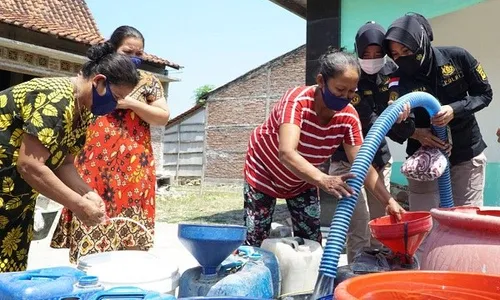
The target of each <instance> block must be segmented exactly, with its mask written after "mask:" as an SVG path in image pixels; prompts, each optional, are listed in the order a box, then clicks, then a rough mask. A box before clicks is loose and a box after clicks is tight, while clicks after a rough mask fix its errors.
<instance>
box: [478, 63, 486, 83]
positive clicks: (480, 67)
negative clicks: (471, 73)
mask: <svg viewBox="0 0 500 300" xmlns="http://www.w3.org/2000/svg"><path fill="white" fill-rule="evenodd" d="M476 72H477V75H479V78H481V80H483V81H486V80H487V79H488V76H486V72H484V70H483V66H482V65H481V64H478V65H477V67H476Z"/></svg>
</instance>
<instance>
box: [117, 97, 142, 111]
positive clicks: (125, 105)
mask: <svg viewBox="0 0 500 300" xmlns="http://www.w3.org/2000/svg"><path fill="white" fill-rule="evenodd" d="M137 102H138V100H135V99H134V98H132V97H130V96H127V97H125V98H123V99H121V100H118V104H117V105H116V108H118V109H132V108H133V107H134V104H137Z"/></svg>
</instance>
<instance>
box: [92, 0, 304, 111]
mask: <svg viewBox="0 0 500 300" xmlns="http://www.w3.org/2000/svg"><path fill="white" fill-rule="evenodd" d="M86 2H87V4H88V6H89V8H90V10H91V12H92V14H93V16H94V18H95V20H96V22H97V26H98V27H99V30H100V31H101V34H102V35H103V36H104V37H106V38H109V36H110V35H111V33H112V32H113V31H114V30H115V29H116V28H117V27H119V26H121V25H130V26H133V27H135V28H137V29H139V31H141V32H142V34H143V35H144V38H145V40H146V46H145V51H146V52H148V53H151V54H154V55H157V56H160V57H162V58H165V59H167V60H169V61H171V62H174V63H177V64H179V65H181V66H184V68H183V69H181V70H180V71H177V70H175V69H171V70H170V71H169V74H170V76H171V77H176V78H179V79H180V81H179V82H172V83H170V86H169V93H168V103H169V106H170V109H171V117H175V116H177V115H179V114H181V113H182V112H184V111H186V110H188V109H189V108H191V107H192V106H193V105H194V102H195V100H194V98H193V94H194V90H195V89H196V88H198V87H200V86H202V85H205V84H211V85H215V86H221V85H223V84H225V83H227V82H229V81H232V80H233V79H235V78H237V77H238V76H241V75H243V74H244V73H246V72H248V71H250V70H252V69H254V68H256V67H258V66H260V65H261V64H264V63H266V62H267V61H269V60H271V59H273V58H276V57H278V56H280V55H282V54H284V53H285V52H288V51H290V50H292V49H294V48H297V47H299V46H301V45H303V44H305V41H306V21H305V20H304V19H302V18H300V17H299V16H297V15H295V14H293V13H291V12H289V11H287V10H285V9H284V8H281V7H280V6H278V5H276V4H274V3H272V2H271V1H269V0H180V1H173V0H143V1H137V0H135V1H132V0H106V1H103V0H86Z"/></svg>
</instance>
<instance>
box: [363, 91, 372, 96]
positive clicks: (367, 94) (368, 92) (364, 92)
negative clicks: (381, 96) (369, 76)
mask: <svg viewBox="0 0 500 300" xmlns="http://www.w3.org/2000/svg"><path fill="white" fill-rule="evenodd" d="M363 95H364V96H371V95H373V92H372V90H366V91H363Z"/></svg>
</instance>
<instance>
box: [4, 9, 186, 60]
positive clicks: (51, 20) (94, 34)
mask: <svg viewBox="0 0 500 300" xmlns="http://www.w3.org/2000/svg"><path fill="white" fill-rule="evenodd" d="M0 22H3V23H8V24H12V25H15V26H19V27H23V28H27V29H30V30H33V31H38V32H42V33H46V34H52V35H55V36H57V37H61V38H65V39H68V40H73V41H76V42H79V43H83V44H86V45H95V44H98V43H100V42H103V41H104V37H103V36H102V35H101V34H100V32H99V29H98V28H97V24H96V22H95V20H94V18H93V17H92V13H91V12H90V10H89V8H88V6H87V4H86V3H85V0H0ZM144 56H145V57H144V59H145V60H147V61H150V62H153V63H158V64H165V65H167V66H169V67H172V68H175V69H179V68H180V66H179V65H178V64H175V63H172V62H170V61H168V60H166V59H163V58H160V57H158V56H155V55H151V54H145V55H144Z"/></svg>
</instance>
